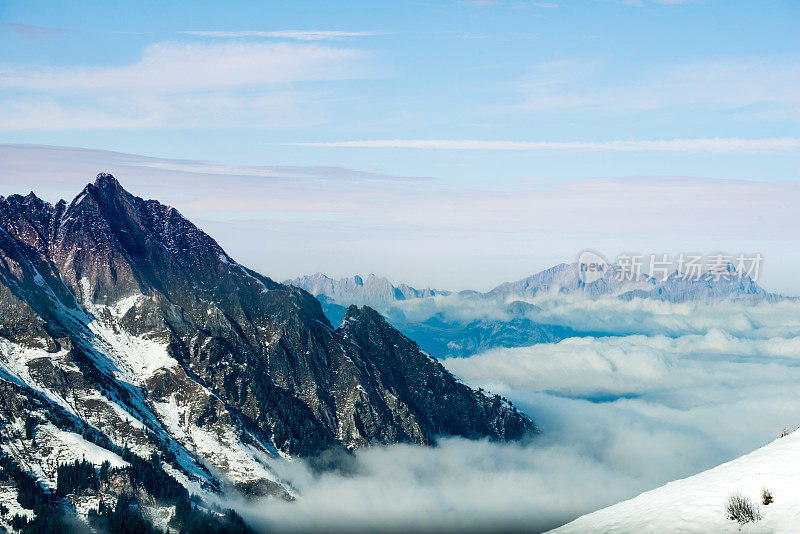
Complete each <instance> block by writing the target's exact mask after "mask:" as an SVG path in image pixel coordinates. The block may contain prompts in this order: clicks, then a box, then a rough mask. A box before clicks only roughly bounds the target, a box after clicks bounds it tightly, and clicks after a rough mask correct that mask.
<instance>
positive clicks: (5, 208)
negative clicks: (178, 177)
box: [0, 174, 535, 498]
mask: <svg viewBox="0 0 800 534" xmlns="http://www.w3.org/2000/svg"><path fill="white" fill-rule="evenodd" d="M0 360H1V361H0V364H2V365H0V378H2V379H4V380H5V381H8V382H10V383H13V384H15V385H17V386H18V387H20V388H22V391H29V392H35V393H36V394H37V395H42V396H43V397H42V398H43V399H44V400H45V401H46V402H48V403H50V404H52V405H53V406H57V407H59V409H62V410H63V411H64V413H65V414H67V416H66V417H68V418H71V420H72V422H71V423H70V424H72V425H73V426H75V427H76V428H78V427H80V428H91V429H93V431H96V432H98V433H99V435H101V436H103V437H104V438H105V439H108V441H109V443H111V444H113V445H114V446H119V447H127V448H128V449H130V450H131V451H132V453H134V454H136V455H139V456H142V457H149V456H151V455H152V454H154V453H155V454H162V455H163V456H164V458H168V459H169V461H168V462H167V461H166V460H165V461H164V462H165V463H164V468H165V469H167V470H170V472H171V473H172V474H173V475H174V476H175V477H176V478H177V479H178V480H181V481H182V483H183V484H184V485H185V486H186V487H189V488H195V489H197V491H211V492H213V491H219V490H221V489H222V488H223V487H224V486H225V485H227V484H230V485H233V486H237V487H239V488H240V489H246V490H247V491H251V492H252V491H256V492H259V493H269V494H274V495H279V496H283V497H285V498H291V496H292V490H291V488H287V487H285V485H283V484H282V483H281V481H280V480H279V479H278V477H276V476H275V475H274V473H273V471H272V469H271V468H270V462H272V461H275V459H276V458H279V457H280V456H281V455H301V456H303V455H312V454H315V453H318V452H319V451H321V450H323V449H326V448H330V447H346V448H353V447H358V446H362V445H366V444H372V443H395V442H412V443H420V444H429V443H432V442H433V441H434V440H435V438H436V436H437V435H440V434H442V435H459V436H465V437H470V438H477V437H490V438H494V439H517V438H520V437H522V436H524V435H525V434H527V433H529V432H532V431H534V430H535V427H534V425H533V423H531V422H530V420H529V419H527V418H526V417H525V416H524V415H523V414H521V413H520V412H518V411H517V410H516V409H514V408H513V407H511V406H509V405H507V404H506V403H504V402H502V401H501V400H500V399H499V398H495V397H489V396H486V395H484V394H483V393H479V392H476V391H473V390H471V389H470V388H468V387H467V386H465V385H463V384H461V383H459V382H458V381H457V380H456V379H455V378H454V377H453V376H452V375H450V374H449V373H448V372H447V371H446V370H445V369H444V368H443V367H442V366H441V365H439V364H438V363H437V362H435V361H434V360H433V359H432V358H431V357H429V356H428V355H427V354H425V353H424V352H423V351H421V350H420V349H419V348H418V347H417V345H416V344H415V343H414V342H412V341H411V340H409V339H407V338H405V337H404V336H403V335H401V334H400V333H399V332H397V331H396V330H394V329H393V328H392V327H391V326H390V325H389V324H388V323H386V321H384V320H383V318H382V317H381V316H380V315H379V314H378V313H377V312H375V311H373V310H371V309H369V308H366V307H365V308H361V309H358V308H355V307H352V308H350V309H349V310H348V312H347V314H346V317H345V320H344V321H343V324H342V326H341V327H340V328H339V329H338V330H336V329H334V328H333V327H332V326H331V324H330V323H329V322H328V320H327V319H326V317H325V315H324V314H323V312H322V309H321V307H320V304H319V302H318V301H317V300H316V299H315V298H314V297H313V296H311V295H310V294H309V293H307V292H305V291H304V290H302V289H299V288H296V287H290V286H285V285H282V284H279V283H276V282H274V281H272V280H270V279H269V278H267V277H264V276H262V275H260V274H258V273H256V272H253V271H251V270H249V269H247V268H245V267H243V266H241V265H239V264H238V263H236V262H235V261H234V260H233V259H232V258H231V257H230V256H228V255H227V254H226V253H225V251H224V250H222V248H221V247H220V246H219V245H218V244H217V243H216V242H215V241H214V240H213V239H212V238H211V237H209V236H208V235H206V234H205V233H203V232H202V231H201V230H200V229H198V228H197V227H196V226H194V225H193V224H192V223H191V222H189V221H188V220H187V219H185V218H184V217H183V216H181V215H180V213H178V211H177V210H175V209H173V208H170V207H168V206H164V205H162V204H160V203H158V202H157V201H153V200H143V199H141V198H138V197H135V196H133V195H131V194H130V193H128V192H127V191H125V190H124V189H123V188H122V186H121V185H120V184H119V182H118V181H117V180H116V179H115V178H113V177H112V176H110V175H108V174H100V175H98V177H97V179H96V181H95V182H94V183H93V184H90V185H87V186H86V188H84V190H83V191H82V192H81V193H80V194H79V195H78V196H77V197H76V198H75V199H74V200H73V201H72V202H70V203H69V204H67V203H66V202H64V201H61V202H59V203H57V204H56V205H51V204H48V203H46V202H44V201H42V200H40V199H38V198H37V197H36V196H35V195H33V194H32V193H31V194H30V195H27V196H24V197H23V196H18V195H13V196H10V197H8V198H5V199H0ZM15 394H16V393H15ZM17 419H18V418H17ZM17 419H14V420H11V419H9V418H4V419H3V421H2V423H3V424H4V428H5V429H7V431H8V432H9V433H10V434H9V436H10V437H9V440H11V439H12V437H11V436H16V435H17V434H18V433H19V421H18V420H17ZM17 437H18V436H17ZM13 439H17V438H16V437H14V438H13ZM3 450H4V451H5V452H6V453H9V454H12V456H13V455H16V456H15V457H19V458H20V460H21V461H22V460H24V461H26V462H27V461H30V462H37V461H40V460H41V458H40V459H39V460H37V456H36V454H33V455H32V454H28V453H24V454H23V453H22V452H20V450H21V449H14V451H15V452H13V451H10V450H9V449H8V448H6V447H5V446H3ZM26 454H27V457H28V458H27V459H25V458H23V457H25V456H26ZM48 483H49V484H53V483H55V481H53V480H49V482H48Z"/></svg>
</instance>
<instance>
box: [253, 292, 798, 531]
mask: <svg viewBox="0 0 800 534" xmlns="http://www.w3.org/2000/svg"><path fill="white" fill-rule="evenodd" d="M537 304H538V305H539V306H540V307H541V309H542V311H541V312H540V313H542V314H549V317H550V318H560V319H562V322H563V323H565V324H568V326H571V327H573V328H576V329H580V330H589V329H595V328H597V327H599V326H602V327H604V328H605V329H606V330H607V331H614V330H616V332H615V333H616V334H621V335H615V336H609V337H598V338H583V339H568V340H564V341H562V342H560V343H556V344H540V345H535V346H533V347H524V348H518V349H502V350H494V351H490V352H486V353H483V354H479V355H476V356H473V357H471V358H464V359H450V360H446V361H445V364H446V365H447V366H448V368H449V369H451V370H452V371H453V372H454V373H455V374H457V375H458V376H460V377H462V378H463V379H464V380H465V381H467V382H468V383H470V384H472V385H474V386H483V387H485V388H487V389H491V390H492V391H494V392H497V393H501V394H503V395H505V396H507V397H509V398H510V399H511V400H512V401H513V402H514V404H515V405H517V406H519V407H521V408H522V409H524V410H526V411H527V412H528V413H530V414H531V415H532V416H534V417H535V418H536V419H537V422H538V423H539V425H540V426H541V428H542V429H543V435H542V436H540V437H539V438H537V439H535V440H533V441H532V442H531V443H524V444H498V443H488V442H485V441H481V442H470V441H466V440H461V439H446V440H442V442H441V443H440V446H439V447H437V448H433V449H425V448H419V447H414V446H408V445H403V446H394V447H385V448H373V449H368V450H362V451H359V452H358V453H357V454H356V456H355V459H354V461H353V462H352V463H351V464H350V465H348V469H347V470H346V471H344V472H327V473H325V474H321V475H319V474H316V475H315V474H313V472H312V471H311V470H310V469H309V468H308V467H307V466H305V465H304V464H302V463H295V464H290V465H288V466H286V472H285V473H284V476H285V477H286V478H287V479H288V480H290V481H292V483H293V484H294V485H295V486H296V487H297V488H298V490H299V491H300V493H301V495H302V497H301V498H300V499H299V501H298V502H295V503H279V502H262V503H258V504H257V505H250V506H246V507H244V508H243V513H244V514H245V516H246V517H247V518H248V519H249V520H250V521H252V522H253V523H254V524H255V525H257V526H258V527H259V528H264V529H267V528H269V529H275V530H278V531H292V530H305V529H308V528H321V529H328V530H333V531H338V530H342V531H343V530H351V529H358V530H372V529H379V530H380V529H383V530H398V531H399V530H408V529H415V528H420V527H424V528H428V529H438V530H463V529H466V530H487V531H488V530H497V529H502V528H507V529H511V530H522V529H525V530H529V531H536V530H539V531H542V530H546V529H548V528H552V527H555V526H557V525H559V524H562V523H565V522H567V521H569V520H570V519H572V518H574V517H576V516H578V515H581V514H584V513H587V512H589V511H592V510H594V509H597V508H599V507H603V506H606V505H609V504H612V503H615V502H617V501H619V500H622V499H625V498H628V497H632V496H633V495H635V494H637V493H639V492H641V491H644V490H646V489H649V488H652V487H656V486H658V485H661V484H663V483H665V482H668V481H670V480H674V479H676V478H681V477H684V476H688V475H691V474H694V473H696V472H699V471H701V470H704V469H707V468H710V467H712V466H714V465H717V464H719V463H722V462H724V461H727V460H729V459H732V458H734V457H737V456H739V455H741V454H744V453H746V452H749V451H750V450H752V449H755V448H757V447H759V446H761V445H764V444H766V443H768V442H769V441H771V440H773V439H774V438H776V437H777V436H778V435H779V434H780V432H781V429H782V428H783V427H784V426H786V427H788V428H790V429H794V428H796V427H797V426H798V425H799V424H800V415H798V414H800V392H798V390H797V383H798V381H799V380H800V365H798V364H799V363H800V336H798V333H800V304H798V303H792V302H788V303H781V304H774V305H763V306H756V307H744V306H734V305H725V306H696V305H688V304H686V305H676V304H668V303H657V302H627V303H623V302H618V301H615V300H601V301H591V302H590V301H580V300H577V299H566V300H564V299H559V300H540V301H539V302H538V303H537ZM345 473H346V474H345Z"/></svg>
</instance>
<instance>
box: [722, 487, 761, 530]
mask: <svg viewBox="0 0 800 534" xmlns="http://www.w3.org/2000/svg"><path fill="white" fill-rule="evenodd" d="M725 512H726V513H727V514H728V519H730V520H731V521H736V522H737V523H739V524H740V525H744V524H745V523H755V522H756V521H758V520H760V519H761V512H760V511H759V510H758V507H757V506H756V505H755V504H753V502H752V501H751V500H750V499H748V498H747V497H745V496H744V495H742V494H741V493H739V492H738V491H737V492H736V493H731V494H730V495H728V500H727V502H726V503H725Z"/></svg>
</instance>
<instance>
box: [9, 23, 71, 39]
mask: <svg viewBox="0 0 800 534" xmlns="http://www.w3.org/2000/svg"><path fill="white" fill-rule="evenodd" d="M0 29H3V30H5V31H8V32H11V33H12V34H14V35H16V36H17V37H20V38H21V39H23V40H24V41H27V42H41V41H43V40H45V39H47V38H48V37H56V36H59V35H69V34H71V33H75V32H74V31H73V30H67V29H64V28H43V27H41V26H31V25H30V24H15V23H11V22H3V23H0Z"/></svg>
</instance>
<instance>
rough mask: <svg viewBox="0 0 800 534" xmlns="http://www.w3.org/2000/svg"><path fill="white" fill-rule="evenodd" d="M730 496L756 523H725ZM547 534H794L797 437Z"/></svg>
mask: <svg viewBox="0 0 800 534" xmlns="http://www.w3.org/2000/svg"><path fill="white" fill-rule="evenodd" d="M743 430H744V431H746V429H743ZM764 489H767V490H769V491H770V493H771V494H772V496H773V499H774V502H772V503H771V504H769V505H764V504H762V497H761V496H762V491H763V490H764ZM735 492H739V493H741V494H742V495H743V496H744V497H746V498H748V499H749V500H750V501H752V502H753V503H754V504H755V505H757V506H758V508H759V510H760V512H761V516H762V519H761V520H759V521H757V522H754V523H746V524H745V525H743V526H741V528H740V525H739V524H738V523H737V522H736V521H733V520H730V519H728V517H727V514H726V512H725V503H726V500H727V498H728V496H729V495H730V494H732V493H735ZM552 532H553V533H558V534H572V533H581V534H584V533H591V532H597V533H600V532H602V533H617V534H626V533H637V534H640V533H647V532H652V533H659V534H660V533H667V532H682V533H708V532H750V533H756V532H758V533H793V532H800V432H793V433H792V434H789V435H788V436H785V437H782V438H779V439H777V440H775V441H773V442H772V443H770V444H769V445H766V446H764V447H762V448H760V449H758V450H756V451H754V452H751V453H750V454H747V455H745V456H742V457H741V458H737V459H736V460H733V461H731V462H728V463H725V464H722V465H720V466H717V467H715V468H713V469H710V470H708V471H705V472H703V473H700V474H698V475H694V476H692V477H689V478H685V479H683V480H678V481H675V482H670V483H669V484H666V485H664V486H662V487H660V488H657V489H654V490H652V491H648V492H646V493H642V494H641V495H639V496H637V497H635V498H633V499H630V500H628V501H623V502H621V503H618V504H615V505H613V506H609V507H608V508H604V509H602V510H599V511H597V512H594V513H591V514H588V515H585V516H582V517H579V518H578V519H576V520H575V521H573V522H571V523H569V524H567V525H564V526H563V527H560V528H557V529H555V530H553V531H552Z"/></svg>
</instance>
